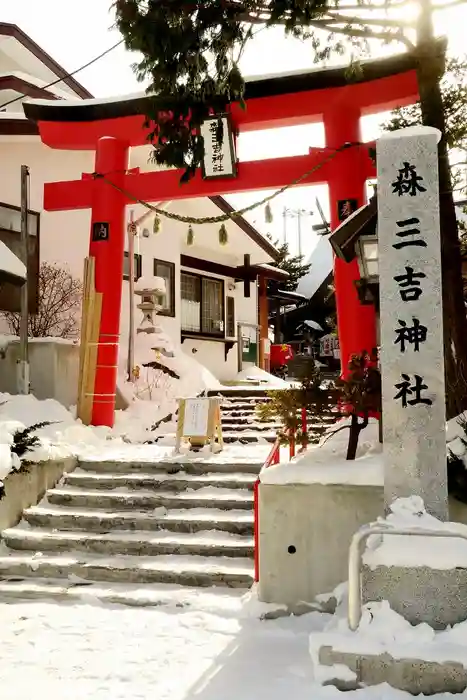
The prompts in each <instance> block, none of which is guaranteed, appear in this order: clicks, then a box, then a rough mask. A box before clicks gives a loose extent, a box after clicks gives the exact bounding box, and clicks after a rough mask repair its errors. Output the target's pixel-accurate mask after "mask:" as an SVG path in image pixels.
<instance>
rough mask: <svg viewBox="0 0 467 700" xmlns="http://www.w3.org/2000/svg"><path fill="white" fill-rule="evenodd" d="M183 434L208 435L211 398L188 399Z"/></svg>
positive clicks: (189, 435)
mask: <svg viewBox="0 0 467 700" xmlns="http://www.w3.org/2000/svg"><path fill="white" fill-rule="evenodd" d="M183 435H185V436H187V437H206V436H207V435H209V399H208V398H206V399H186V401H185V415H184V421H183Z"/></svg>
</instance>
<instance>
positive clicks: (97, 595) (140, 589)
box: [0, 578, 247, 617]
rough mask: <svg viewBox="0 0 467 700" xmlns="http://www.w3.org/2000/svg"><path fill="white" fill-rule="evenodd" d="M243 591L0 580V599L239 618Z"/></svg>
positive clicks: (147, 585)
mask: <svg viewBox="0 0 467 700" xmlns="http://www.w3.org/2000/svg"><path fill="white" fill-rule="evenodd" d="M246 591H247V589H246V588H235V589H228V588H222V587H217V588H193V587H189V586H180V585H176V584H164V583H159V584H148V583H146V584H143V585H138V584H128V583H104V584H102V583H93V582H91V581H89V582H86V583H83V582H82V581H77V582H73V580H68V579H50V578H49V579H47V578H33V579H32V578H25V579H22V580H20V581H0V600H17V599H19V598H22V599H23V600H24V599H26V600H39V599H42V600H58V601H68V602H84V603H86V602H92V603H94V602H95V601H96V600H97V601H101V602H102V603H107V604H109V603H110V604H113V605H128V606H132V607H151V606H153V607H161V606H164V607H173V608H174V610H177V611H180V609H182V608H184V609H186V608H190V607H194V608H195V609H196V610H199V609H200V607H202V608H203V609H204V610H208V611H209V612H210V613H211V614H215V613H216V612H220V613H222V614H223V615H224V616H225V615H229V614H230V615H234V616H235V617H238V615H239V613H240V612H241V610H242V599H243V596H244V595H245V593H246Z"/></svg>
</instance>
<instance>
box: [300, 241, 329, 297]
mask: <svg viewBox="0 0 467 700" xmlns="http://www.w3.org/2000/svg"><path fill="white" fill-rule="evenodd" d="M306 262H307V264H309V265H311V268H310V270H309V272H308V273H307V274H306V275H305V276H304V277H302V279H301V280H300V282H299V283H298V287H297V292H298V293H299V294H303V296H305V297H307V299H311V298H312V297H313V296H314V295H315V294H316V292H317V291H318V289H319V288H320V287H321V285H322V284H323V282H324V281H325V280H326V279H327V277H329V275H330V274H331V273H332V270H333V264H334V254H333V250H332V248H331V244H330V243H329V236H321V237H320V238H319V240H318V243H317V245H316V247H315V249H314V250H313V251H312V253H311V255H310V256H309V258H308V260H307V261H306Z"/></svg>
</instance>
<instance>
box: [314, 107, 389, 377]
mask: <svg viewBox="0 0 467 700" xmlns="http://www.w3.org/2000/svg"><path fill="white" fill-rule="evenodd" d="M324 128H325V134H326V146H329V147H331V148H338V147H339V146H342V144H344V143H346V142H360V141H361V140H362V139H361V131H360V114H359V112H357V111H353V110H352V108H351V106H350V105H345V106H344V105H340V108H339V109H334V110H332V111H331V112H328V113H325V114H324ZM365 184H366V173H365V168H364V167H363V159H362V154H361V153H359V150H358V149H357V148H350V149H349V150H348V151H344V152H343V153H341V154H340V157H339V163H338V166H337V165H336V167H335V168H334V169H333V173H332V178H331V179H330V181H329V201H330V208H331V228H332V229H333V230H334V229H335V228H337V226H338V225H339V224H340V223H341V220H340V219H339V201H343V200H352V199H354V200H356V203H357V206H358V207H360V206H362V205H363V204H364V203H365V200H366V197H365ZM358 279H360V272H359V269H358V262H357V259H355V260H353V261H352V262H350V263H346V262H344V261H343V260H340V259H338V258H336V259H335V262H334V284H335V289H336V306H337V326H338V333H339V344H340V353H341V370H342V374H343V376H346V375H347V373H348V363H349V359H350V357H351V356H352V355H353V354H358V353H361V352H362V350H367V351H369V352H370V351H371V350H372V349H373V348H374V347H376V314H375V309H374V306H372V305H371V306H365V305H362V304H361V303H360V300H359V298H358V295H357V290H356V288H355V284H354V283H355V280H358Z"/></svg>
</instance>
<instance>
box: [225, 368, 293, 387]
mask: <svg viewBox="0 0 467 700" xmlns="http://www.w3.org/2000/svg"><path fill="white" fill-rule="evenodd" d="M237 380H238V381H242V382H245V381H250V382H261V385H262V386H264V387H265V388H266V389H269V388H270V389H289V388H290V384H289V383H288V382H285V381H284V380H283V379H281V378H280V377H275V376H274V375H273V374H270V373H269V372H266V371H265V370H264V369H260V368H259V367H257V366H256V365H253V366H252V367H246V368H245V369H243V370H242V371H241V372H239V373H238V374H237Z"/></svg>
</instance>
